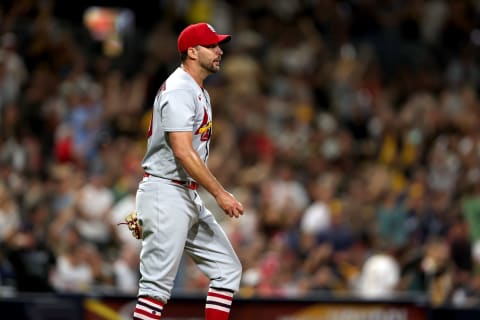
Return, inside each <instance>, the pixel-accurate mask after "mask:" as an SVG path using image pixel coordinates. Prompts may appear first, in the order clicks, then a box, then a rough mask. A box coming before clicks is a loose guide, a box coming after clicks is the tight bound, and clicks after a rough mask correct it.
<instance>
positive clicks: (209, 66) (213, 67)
mask: <svg viewBox="0 0 480 320" xmlns="http://www.w3.org/2000/svg"><path fill="white" fill-rule="evenodd" d="M200 66H201V67H202V68H203V69H205V70H207V71H208V73H217V72H218V71H219V70H220V61H217V62H215V61H210V62H205V61H200Z"/></svg>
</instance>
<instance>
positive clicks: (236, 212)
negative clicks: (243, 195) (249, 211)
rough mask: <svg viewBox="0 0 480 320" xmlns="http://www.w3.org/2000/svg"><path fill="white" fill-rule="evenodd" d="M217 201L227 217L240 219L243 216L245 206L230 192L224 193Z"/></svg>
mask: <svg viewBox="0 0 480 320" xmlns="http://www.w3.org/2000/svg"><path fill="white" fill-rule="evenodd" d="M215 200H217V203H218V205H219V206H220V208H222V209H223V211H224V212H225V214H226V215H228V216H230V217H232V218H233V217H235V218H238V217H239V216H241V215H242V214H243V205H242V204H241V203H240V202H239V201H238V200H237V199H236V198H235V197H234V195H233V194H231V193H230V192H227V191H225V192H222V193H221V194H220V195H218V196H217V197H216V198H215Z"/></svg>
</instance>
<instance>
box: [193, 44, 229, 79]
mask: <svg viewBox="0 0 480 320" xmlns="http://www.w3.org/2000/svg"><path fill="white" fill-rule="evenodd" d="M197 50H198V63H199V64H200V66H201V67H202V68H204V69H205V70H207V71H208V72H209V73H216V72H218V71H219V70H220V61H221V60H222V55H223V50H222V49H221V48H220V47H219V45H218V44H214V45H210V46H197Z"/></svg>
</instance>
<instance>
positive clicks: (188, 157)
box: [168, 131, 243, 218]
mask: <svg viewBox="0 0 480 320" xmlns="http://www.w3.org/2000/svg"><path fill="white" fill-rule="evenodd" d="M192 139H193V134H192V132H190V131H180V132H169V133H168V140H169V142H170V147H171V148H172V151H173V154H174V155H175V158H176V159H177V160H178V161H180V163H181V164H182V166H183V168H184V169H185V171H186V172H187V173H188V174H189V175H190V177H192V178H193V179H194V180H195V181H196V182H198V183H199V184H201V185H202V186H203V187H204V188H205V189H206V190H207V191H208V192H210V194H212V196H213V197H214V198H215V200H216V201H217V203H218V205H219V206H220V208H222V210H223V211H224V212H225V213H226V214H227V215H229V216H230V217H236V218H238V217H239V216H240V215H242V214H243V206H242V204H241V203H240V202H239V201H237V199H236V198H235V197H234V196H233V195H232V194H231V193H229V192H228V191H226V190H225V189H224V188H223V186H222V185H221V184H220V182H219V181H218V180H217V179H216V178H215V176H214V175H213V174H212V172H211V171H210V170H209V169H208V167H207V166H206V164H205V162H204V161H203V160H202V159H201V158H200V156H199V155H198V153H197V152H196V151H195V149H193V147H192Z"/></svg>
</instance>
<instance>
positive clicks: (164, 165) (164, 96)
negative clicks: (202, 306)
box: [136, 68, 242, 302]
mask: <svg viewBox="0 0 480 320" xmlns="http://www.w3.org/2000/svg"><path fill="white" fill-rule="evenodd" d="M173 131H192V133H193V141H192V145H193V147H194V149H195V150H196V151H197V152H198V154H199V155H200V157H201V158H202V159H203V160H204V161H207V158H208V152H209V142H210V136H211V133H212V112H211V106H210V98H209V96H208V93H207V91H206V90H205V89H202V88H200V87H199V86H198V85H197V83H196V82H195V81H194V80H193V78H191V76H190V75H189V74H187V73H186V72H185V71H184V70H183V69H181V68H178V69H177V70H175V71H174V72H173V73H172V74H171V75H170V77H169V78H168V79H167V80H166V81H165V83H164V84H163V85H162V86H161V88H160V90H159V92H158V94H157V97H156V98H155V103H154V110H153V114H152V121H151V123H150V129H149V132H148V137H149V138H148V145H147V151H146V154H145V157H144V159H143V168H144V169H145V172H146V173H148V174H147V175H146V176H145V177H144V178H143V180H142V181H141V182H140V184H139V187H138V190H137V196H136V210H137V214H138V218H139V220H140V221H141V224H142V226H143V239H142V249H141V253H140V274H141V278H140V282H139V292H138V296H148V297H152V298H155V299H158V300H161V301H164V302H166V301H167V300H168V299H169V298H170V294H171V290H172V287H173V282H174V279H175V277H176V274H177V271H178V267H179V264H180V261H181V258H182V255H183V252H186V253H187V254H189V255H190V256H191V257H192V258H193V261H195V263H196V264H197V266H198V267H199V268H200V270H202V271H203V272H204V273H205V274H206V275H207V276H208V278H209V279H210V280H211V282H210V285H211V287H214V288H215V287H216V288H223V289H227V290H231V291H232V292H235V291H237V290H238V287H239V285H240V278H241V269H242V268H241V264H240V261H239V259H238V257H237V255H236V254H235V251H234V250H233V248H232V246H231V244H230V241H229V239H228V238H227V236H226V234H225V233H224V231H223V230H222V228H221V227H220V226H219V224H218V223H217V221H216V220H215V218H214V216H213V215H212V213H211V212H210V211H209V210H208V209H207V208H206V207H205V205H204V203H203V201H202V199H201V198H200V196H199V195H198V193H197V191H196V190H194V188H187V187H185V186H183V185H180V184H179V183H177V182H175V181H172V180H181V181H185V180H191V178H190V177H189V176H188V174H187V173H186V172H185V170H184V169H183V167H182V166H181V164H180V163H179V162H178V161H177V160H176V159H175V157H174V155H173V151H172V149H171V147H170V145H169V143H168V135H167V132H173Z"/></svg>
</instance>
